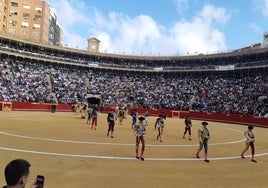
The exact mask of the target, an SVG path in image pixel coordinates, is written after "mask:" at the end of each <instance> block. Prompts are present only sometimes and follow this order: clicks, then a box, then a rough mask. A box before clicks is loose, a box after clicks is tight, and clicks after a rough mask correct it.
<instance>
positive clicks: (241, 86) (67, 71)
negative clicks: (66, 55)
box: [0, 59, 268, 116]
mask: <svg viewBox="0 0 268 188" xmlns="http://www.w3.org/2000/svg"><path fill="white" fill-rule="evenodd" d="M267 83H268V75H267V74H264V73H263V74H262V73H255V74H243V73H241V74H234V75H233V76H219V75H218V74H216V73H215V74H211V75H204V76H202V75H201V76H200V77H191V76H178V75H176V74H168V75H161V74H148V73H145V72H144V73H143V72H139V73H137V72H126V71H121V72H120V71H112V70H111V71H107V70H106V71H105V70H103V71H101V70H98V69H96V70H94V71H92V70H89V69H87V68H79V67H78V66H70V65H68V66H67V65H66V66H64V65H59V64H52V63H51V64H41V63H40V62H34V61H29V60H28V61H26V60H21V61H19V60H16V59H1V60H0V87H1V90H0V100H4V101H20V102H40V103H43V102H51V100H52V96H56V97H57V99H58V101H59V103H64V104H73V103H76V102H77V101H83V100H86V94H87V93H92V92H94V93H100V94H101V95H102V97H103V103H104V105H122V104H128V105H131V106H133V107H143V108H164V109H174V110H192V111H205V112H216V113H224V114H245V115H260V116H265V114H267V113H268V112H267V109H268V105H267V104H268V100H267V98H265V97H267V95H268V85H267ZM52 94H53V95H52Z"/></svg>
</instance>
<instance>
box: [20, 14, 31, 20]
mask: <svg viewBox="0 0 268 188" xmlns="http://www.w3.org/2000/svg"><path fill="white" fill-rule="evenodd" d="M22 16H23V18H25V19H28V18H30V14H29V13H23V15H22Z"/></svg>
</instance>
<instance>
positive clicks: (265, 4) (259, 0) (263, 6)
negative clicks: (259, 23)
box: [252, 0, 268, 17]
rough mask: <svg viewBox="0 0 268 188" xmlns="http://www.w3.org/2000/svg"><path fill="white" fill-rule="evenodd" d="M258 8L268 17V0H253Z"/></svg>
mask: <svg viewBox="0 0 268 188" xmlns="http://www.w3.org/2000/svg"><path fill="white" fill-rule="evenodd" d="M252 2H253V6H254V7H255V9H256V10H259V11H261V13H262V14H263V16H265V17H268V11H267V10H268V0H252Z"/></svg>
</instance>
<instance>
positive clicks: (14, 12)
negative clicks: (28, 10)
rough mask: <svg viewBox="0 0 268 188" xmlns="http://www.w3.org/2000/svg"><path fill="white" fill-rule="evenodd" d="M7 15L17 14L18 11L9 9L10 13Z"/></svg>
mask: <svg viewBox="0 0 268 188" xmlns="http://www.w3.org/2000/svg"><path fill="white" fill-rule="evenodd" d="M9 15H10V16H12V15H14V16H17V15H18V12H17V11H13V10H11V11H10V13H9Z"/></svg>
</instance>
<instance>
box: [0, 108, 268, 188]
mask: <svg viewBox="0 0 268 188" xmlns="http://www.w3.org/2000/svg"><path fill="white" fill-rule="evenodd" d="M106 116H107V115H106V114H100V117H99V122H98V127H97V130H93V129H90V126H89V125H87V124H86V120H85V119H81V118H80V117H79V116H78V115H76V114H75V113H61V112H56V114H51V113H50V112H0V143H1V144H0V161H1V162H0V168H1V169H2V170H1V171H2V175H1V176H0V182H1V184H2V185H4V184H5V181H4V175H3V174H4V173H3V171H4V167H5V165H6V164H7V163H8V162H9V161H11V160H12V159H15V158H24V159H27V160H28V161H29V162H30V163H31V165H32V166H31V174H30V178H29V181H30V182H29V184H28V185H30V183H31V182H33V181H34V179H35V177H36V175H37V174H42V175H44V176H45V178H46V179H45V185H46V186H45V187H46V188H106V187H107V188H126V187H127V188H149V187H152V188H162V187H165V188H173V187H187V188H188V187H194V188H196V187H202V188H203V187H204V188H210V187H211V188H212V187H213V188H218V187H222V188H227V187H235V188H236V187H239V188H240V187H243V188H253V187H254V188H255V187H256V188H264V187H267V185H268V178H267V172H268V139H267V138H268V129H265V128H258V127H255V129H254V131H255V135H256V160H257V161H258V162H257V163H253V162H251V161H250V149H249V151H248V152H247V153H246V159H241V158H240V154H241V151H242V150H243V149H244V145H245V139H244V135H243V131H244V130H246V129H247V126H244V125H235V124H226V123H216V122H209V125H208V128H209V130H210V134H211V139H210V143H209V158H210V163H205V162H204V161H203V158H202V157H203V154H202V155H201V159H196V158H195V152H196V149H197V147H198V140H197V130H198V128H199V127H200V121H196V120H192V123H193V128H192V132H193V133H192V134H193V135H192V138H193V140H192V141H189V140H188V139H182V134H183V131H184V123H183V121H184V120H183V119H178V118H173V119H171V118H168V119H167V122H166V127H165V130H164V137H163V138H164V141H163V142H162V143H161V142H159V141H157V140H156V135H157V132H156V130H155V129H154V123H155V117H150V119H149V132H148V134H147V135H146V152H145V161H141V160H137V159H136V158H135V150H134V149H135V146H134V144H135V137H134V134H133V131H132V129H131V117H130V116H129V117H128V118H127V119H125V120H124V122H123V125H118V122H117V124H116V127H115V137H114V138H110V137H107V136H106V132H107V122H106ZM27 187H30V186H27Z"/></svg>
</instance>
